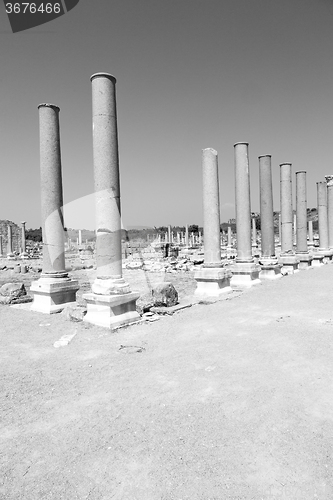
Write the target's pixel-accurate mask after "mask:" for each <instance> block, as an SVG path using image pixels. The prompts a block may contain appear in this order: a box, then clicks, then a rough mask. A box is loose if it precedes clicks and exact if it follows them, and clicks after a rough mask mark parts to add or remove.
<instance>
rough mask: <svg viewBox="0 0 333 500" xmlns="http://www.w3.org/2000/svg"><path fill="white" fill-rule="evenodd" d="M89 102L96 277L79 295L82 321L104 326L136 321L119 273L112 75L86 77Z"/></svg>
mask: <svg viewBox="0 0 333 500" xmlns="http://www.w3.org/2000/svg"><path fill="white" fill-rule="evenodd" d="M91 82H92V101H93V160H94V181H95V198H96V229H97V237H96V267H97V278H96V280H95V282H94V283H93V285H92V293H88V294H84V295H83V297H84V298H85V300H86V301H87V314H86V316H85V318H84V321H87V322H88V323H93V324H95V325H99V326H104V327H107V328H111V329H114V328H117V327H118V326H121V325H124V324H128V323H132V322H135V321H137V320H139V319H140V316H139V314H138V313H137V312H136V300H137V299H138V297H139V294H138V293H134V292H131V290H130V287H129V284H128V283H126V282H125V280H124V279H123V277H122V251H121V210H120V206H121V204H120V184H119V154H118V131H117V109H116V79H115V78H114V76H112V75H110V74H108V73H95V74H94V75H92V77H91Z"/></svg>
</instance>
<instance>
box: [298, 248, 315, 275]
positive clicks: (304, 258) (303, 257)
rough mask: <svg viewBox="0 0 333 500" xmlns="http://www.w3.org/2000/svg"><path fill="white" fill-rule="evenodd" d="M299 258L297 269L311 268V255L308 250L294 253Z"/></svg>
mask: <svg viewBox="0 0 333 500" xmlns="http://www.w3.org/2000/svg"><path fill="white" fill-rule="evenodd" d="M295 255H296V257H297V259H298V260H299V264H298V269H299V270H300V271H304V270H306V269H310V268H311V263H312V255H311V254H310V253H309V252H304V253H303V252H301V253H296V254H295Z"/></svg>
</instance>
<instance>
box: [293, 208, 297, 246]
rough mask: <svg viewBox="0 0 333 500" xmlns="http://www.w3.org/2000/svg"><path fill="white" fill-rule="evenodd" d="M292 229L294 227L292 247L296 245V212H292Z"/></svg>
mask: <svg viewBox="0 0 333 500" xmlns="http://www.w3.org/2000/svg"><path fill="white" fill-rule="evenodd" d="M293 229H294V239H293V245H294V247H296V246H297V225H296V214H294V224H293Z"/></svg>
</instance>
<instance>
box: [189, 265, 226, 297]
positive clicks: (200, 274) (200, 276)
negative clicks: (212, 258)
mask: <svg viewBox="0 0 333 500" xmlns="http://www.w3.org/2000/svg"><path fill="white" fill-rule="evenodd" d="M230 278H231V271H230V269H226V268H223V267H202V268H201V269H198V270H197V271H196V272H195V274H194V279H195V280H196V282H197V288H196V290H195V292H194V295H195V296H198V297H203V296H204V297H219V296H220V295H222V294H225V293H228V292H231V291H232V290H231V287H230Z"/></svg>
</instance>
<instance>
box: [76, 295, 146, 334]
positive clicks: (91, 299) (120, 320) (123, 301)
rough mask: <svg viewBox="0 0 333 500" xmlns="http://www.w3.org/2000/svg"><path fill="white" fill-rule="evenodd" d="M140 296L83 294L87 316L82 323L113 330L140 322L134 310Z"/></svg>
mask: <svg viewBox="0 0 333 500" xmlns="http://www.w3.org/2000/svg"><path fill="white" fill-rule="evenodd" d="M139 296H140V294H139V293H137V292H129V293H125V294H123V295H97V294H95V293H86V294H83V296H82V297H83V299H84V300H85V301H86V302H87V314H86V315H85V317H84V319H83V321H85V322H87V323H92V324H93V325H97V326H102V327H105V328H109V329H111V330H114V329H116V328H119V327H121V326H124V325H128V324H132V323H136V322H138V321H140V320H141V317H140V315H139V313H138V312H137V310H136V301H137V299H138V298H139Z"/></svg>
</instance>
